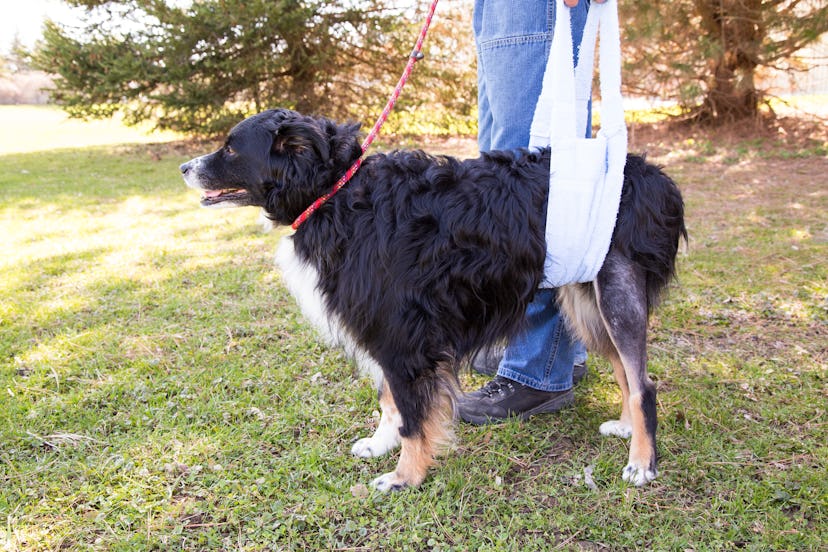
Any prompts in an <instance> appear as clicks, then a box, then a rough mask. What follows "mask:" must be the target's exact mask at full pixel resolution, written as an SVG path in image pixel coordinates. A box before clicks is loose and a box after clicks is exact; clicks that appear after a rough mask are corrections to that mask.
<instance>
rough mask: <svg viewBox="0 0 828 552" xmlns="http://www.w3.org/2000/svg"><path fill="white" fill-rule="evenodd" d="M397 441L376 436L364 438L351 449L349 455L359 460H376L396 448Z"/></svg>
mask: <svg viewBox="0 0 828 552" xmlns="http://www.w3.org/2000/svg"><path fill="white" fill-rule="evenodd" d="M399 444H400V443H399V441H398V440H394V439H382V438H379V437H377V436H376V435H375V436H373V437H365V438H364V439H360V440H359V441H357V442H356V443H354V446H352V447H351V454H353V455H354V456H358V457H359V458H376V457H377V456H382V455H384V454H388V453H389V452H391V451H392V450H394V449H395V448H397V446H399Z"/></svg>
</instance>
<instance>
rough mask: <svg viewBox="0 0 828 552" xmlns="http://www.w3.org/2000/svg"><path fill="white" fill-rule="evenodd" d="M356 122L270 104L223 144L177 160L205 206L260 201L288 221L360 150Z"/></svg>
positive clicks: (275, 217) (278, 219)
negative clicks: (343, 122) (341, 121)
mask: <svg viewBox="0 0 828 552" xmlns="http://www.w3.org/2000/svg"><path fill="white" fill-rule="evenodd" d="M358 131H359V125H337V124H335V123H333V122H331V121H329V120H327V119H321V118H319V119H317V118H312V117H307V116H304V115H301V114H299V113H296V112H295V111H290V110H287V109H272V110H269V111H264V112H262V113H259V114H258V115H253V116H252V117H249V118H247V119H245V120H244V121H242V122H240V123H239V124H238V125H236V126H235V127H234V128H233V130H231V131H230V134H229V135H228V136H227V140H225V142H224V146H222V147H221V148H220V149H218V150H216V151H214V152H213V153H209V154H207V155H203V156H201V157H197V158H195V159H192V160H191V161H188V162H186V163H184V164H183V165H181V167H180V168H181V173H182V174H183V175H184V181H185V182H186V183H187V186H189V187H191V188H195V189H197V190H201V191H202V192H203V196H202V198H201V205H202V206H204V207H243V206H255V207H261V208H262V209H264V211H265V213H267V216H268V218H270V219H271V220H273V221H275V222H278V223H281V224H290V223H291V222H293V220H294V219H295V218H296V217H297V216H299V214H301V213H302V211H304V210H305V208H307V207H308V205H310V204H311V203H313V201H314V200H315V199H316V198H318V197H319V196H321V195H322V194H324V193H326V192H328V191H329V190H330V189H331V187H332V186H333V185H334V183H336V180H337V179H338V178H339V177H340V176H341V175H342V174H344V173H345V171H346V170H347V169H348V167H349V166H350V165H351V163H353V162H354V161H355V160H356V159H357V158H358V157H359V155H360V154H361V152H362V150H361V148H360V145H359V141H358Z"/></svg>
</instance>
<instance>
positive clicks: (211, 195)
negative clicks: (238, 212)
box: [201, 188, 247, 207]
mask: <svg viewBox="0 0 828 552" xmlns="http://www.w3.org/2000/svg"><path fill="white" fill-rule="evenodd" d="M245 197H247V190H241V189H238V188H226V189H224V190H204V195H202V196H201V204H202V205H203V206H205V207H209V206H211V205H217V204H219V203H222V202H225V201H238V200H240V199H243V198H245Z"/></svg>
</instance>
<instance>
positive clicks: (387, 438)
mask: <svg viewBox="0 0 828 552" xmlns="http://www.w3.org/2000/svg"><path fill="white" fill-rule="evenodd" d="M378 395H379V404H380V412H381V415H380V421H379V425H378V426H377V430H376V431H375V432H374V434H373V435H372V436H371V437H365V438H363V439H360V440H359V441H357V442H356V443H354V446H353V447H351V454H353V455H354V456H359V457H361V458H373V457H376V456H382V455H384V454H387V453H388V452H390V451H392V450H394V449H395V448H397V447H398V446H400V426H401V425H402V417H401V416H400V411H399V410H398V409H397V404H396V403H395V402H394V397H393V396H392V395H391V389H389V388H388V382H386V381H385V378H383V379H382V383H380V387H379V391H378Z"/></svg>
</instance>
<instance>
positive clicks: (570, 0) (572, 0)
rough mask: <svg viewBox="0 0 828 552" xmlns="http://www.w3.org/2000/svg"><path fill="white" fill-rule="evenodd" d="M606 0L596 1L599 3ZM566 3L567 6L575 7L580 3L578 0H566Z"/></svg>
mask: <svg viewBox="0 0 828 552" xmlns="http://www.w3.org/2000/svg"><path fill="white" fill-rule="evenodd" d="M606 1H607V0H595V2H597V3H599V4H603V3H604V2H606ZM564 4H566V6H567V7H568V8H574V7H575V6H577V5H578V0H564Z"/></svg>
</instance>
